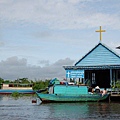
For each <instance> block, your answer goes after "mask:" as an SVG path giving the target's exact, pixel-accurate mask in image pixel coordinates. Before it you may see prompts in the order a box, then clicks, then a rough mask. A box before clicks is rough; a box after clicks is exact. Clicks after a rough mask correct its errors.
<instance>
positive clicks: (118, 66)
mask: <svg viewBox="0 0 120 120" xmlns="http://www.w3.org/2000/svg"><path fill="white" fill-rule="evenodd" d="M63 67H64V69H65V70H66V78H67V79H74V80H76V81H79V82H82V83H86V82H88V81H89V83H90V86H92V87H95V86H99V87H101V88H110V87H112V86H115V83H116V81H120V56H119V55H118V54H117V53H116V52H114V51H113V50H112V49H110V48H109V47H107V46H106V45H105V44H103V43H101V42H99V43H98V44H97V45H96V46H95V47H94V48H93V49H92V50H91V51H89V52H88V53H87V54H86V55H85V56H84V57H82V58H81V59H80V60H79V61H77V62H76V63H75V65H73V66H63Z"/></svg>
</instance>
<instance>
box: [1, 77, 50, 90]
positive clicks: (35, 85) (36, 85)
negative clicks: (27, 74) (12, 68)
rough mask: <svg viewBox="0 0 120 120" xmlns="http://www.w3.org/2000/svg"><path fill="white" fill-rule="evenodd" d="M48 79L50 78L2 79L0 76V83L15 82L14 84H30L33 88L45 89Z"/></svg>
mask: <svg viewBox="0 0 120 120" xmlns="http://www.w3.org/2000/svg"><path fill="white" fill-rule="evenodd" d="M49 81H50V80H45V81H43V80H37V81H36V80H35V81H33V80H29V79H28V78H19V79H16V80H4V79H2V78H0V85H2V84H3V83H5V84H9V83H16V84H32V88H33V90H40V89H45V88H46V87H48V85H49Z"/></svg>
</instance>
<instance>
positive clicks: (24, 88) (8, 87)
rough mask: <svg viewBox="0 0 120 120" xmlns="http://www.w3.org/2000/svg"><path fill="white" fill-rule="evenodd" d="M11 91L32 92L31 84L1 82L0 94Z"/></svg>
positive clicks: (10, 92)
mask: <svg viewBox="0 0 120 120" xmlns="http://www.w3.org/2000/svg"><path fill="white" fill-rule="evenodd" d="M13 92H18V93H24V94H34V93H35V92H34V90H33V89H32V84H17V83H9V84H1V89H0V94H12V93H13Z"/></svg>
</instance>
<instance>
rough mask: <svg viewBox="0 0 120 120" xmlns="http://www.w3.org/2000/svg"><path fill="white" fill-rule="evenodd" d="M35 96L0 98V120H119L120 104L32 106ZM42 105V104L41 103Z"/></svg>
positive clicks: (91, 103) (88, 103) (89, 103)
mask: <svg viewBox="0 0 120 120" xmlns="http://www.w3.org/2000/svg"><path fill="white" fill-rule="evenodd" d="M32 99H34V97H33V96H23V97H19V99H14V98H13V97H10V96H0V120H3V119H4V120H33V119H34V120H101V119H102V120H118V119H120V110H119V109H120V103H119V102H117V103H116V102H111V103H108V102H82V103H49V104H38V103H37V104H32V102H31V101H32ZM39 103H40V102H39Z"/></svg>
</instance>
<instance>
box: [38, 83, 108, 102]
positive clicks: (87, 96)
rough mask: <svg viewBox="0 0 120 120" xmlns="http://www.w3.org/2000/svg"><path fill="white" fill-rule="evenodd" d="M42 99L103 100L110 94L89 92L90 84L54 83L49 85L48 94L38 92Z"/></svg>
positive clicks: (63, 100)
mask: <svg viewBox="0 0 120 120" xmlns="http://www.w3.org/2000/svg"><path fill="white" fill-rule="evenodd" d="M36 94H37V96H38V97H39V98H40V100H41V101H42V102H43V103H44V102H84V101H103V100H105V99H107V98H108V96H109V94H104V95H102V94H101V93H99V94H97V93H92V92H88V86H80V85H68V84H54V85H52V86H49V88H48V94H44V93H41V92H36Z"/></svg>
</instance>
